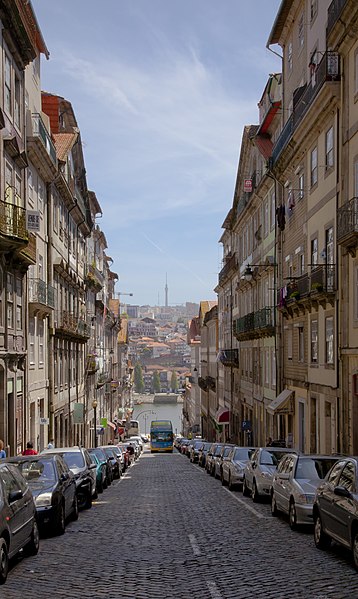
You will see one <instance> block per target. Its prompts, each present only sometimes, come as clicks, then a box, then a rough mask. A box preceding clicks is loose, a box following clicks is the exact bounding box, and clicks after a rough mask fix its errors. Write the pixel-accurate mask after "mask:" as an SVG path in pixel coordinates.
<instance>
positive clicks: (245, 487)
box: [242, 478, 250, 497]
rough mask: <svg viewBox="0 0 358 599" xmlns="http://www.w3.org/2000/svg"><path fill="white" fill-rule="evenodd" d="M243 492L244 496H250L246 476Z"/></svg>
mask: <svg viewBox="0 0 358 599" xmlns="http://www.w3.org/2000/svg"><path fill="white" fill-rule="evenodd" d="M242 494H243V496H244V497H249V496H250V489H249V487H248V486H247V484H246V479H245V478H244V480H243V482H242Z"/></svg>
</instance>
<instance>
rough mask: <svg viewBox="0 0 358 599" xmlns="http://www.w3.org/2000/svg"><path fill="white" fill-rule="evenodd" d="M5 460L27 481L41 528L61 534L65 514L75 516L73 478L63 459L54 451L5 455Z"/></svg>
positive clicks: (76, 505) (64, 523)
mask: <svg viewBox="0 0 358 599" xmlns="http://www.w3.org/2000/svg"><path fill="white" fill-rule="evenodd" d="M6 463H11V464H15V466H17V468H18V469H19V471H20V472H21V474H22V476H23V477H24V478H25V480H26V481H27V483H28V485H29V487H30V490H31V492H32V496H33V498H34V501H35V506H36V514H37V521H38V524H39V526H40V528H42V529H43V530H46V531H47V527H50V528H51V530H52V531H53V532H54V533H55V534H59V535H61V534H63V533H64V532H65V528H66V520H67V518H69V517H70V516H71V518H72V519H73V520H77V518H78V501H77V494H76V480H75V476H74V474H73V473H72V472H71V470H70V469H69V467H68V466H67V464H66V462H65V460H64V459H63V458H62V457H61V456H60V455H56V454H54V455H33V456H32V455H27V456H17V457H14V458H7V460H6Z"/></svg>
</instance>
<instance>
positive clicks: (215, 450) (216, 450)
mask: <svg viewBox="0 0 358 599" xmlns="http://www.w3.org/2000/svg"><path fill="white" fill-rule="evenodd" d="M221 448H222V443H213V444H212V446H211V447H210V449H209V451H208V453H207V456H206V464H205V470H206V472H207V473H208V474H211V475H212V476H214V459H215V456H217V455H219V454H220V451H221Z"/></svg>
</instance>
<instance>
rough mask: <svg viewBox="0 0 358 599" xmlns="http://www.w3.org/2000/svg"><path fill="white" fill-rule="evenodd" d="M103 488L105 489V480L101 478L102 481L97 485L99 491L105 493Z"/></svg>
mask: <svg viewBox="0 0 358 599" xmlns="http://www.w3.org/2000/svg"><path fill="white" fill-rule="evenodd" d="M103 489H104V485H103V480H101V482H99V483H98V485H97V493H103Z"/></svg>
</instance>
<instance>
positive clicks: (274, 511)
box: [271, 493, 278, 516]
mask: <svg viewBox="0 0 358 599" xmlns="http://www.w3.org/2000/svg"><path fill="white" fill-rule="evenodd" d="M271 516H278V509H277V503H276V499H275V495H274V493H271Z"/></svg>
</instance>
